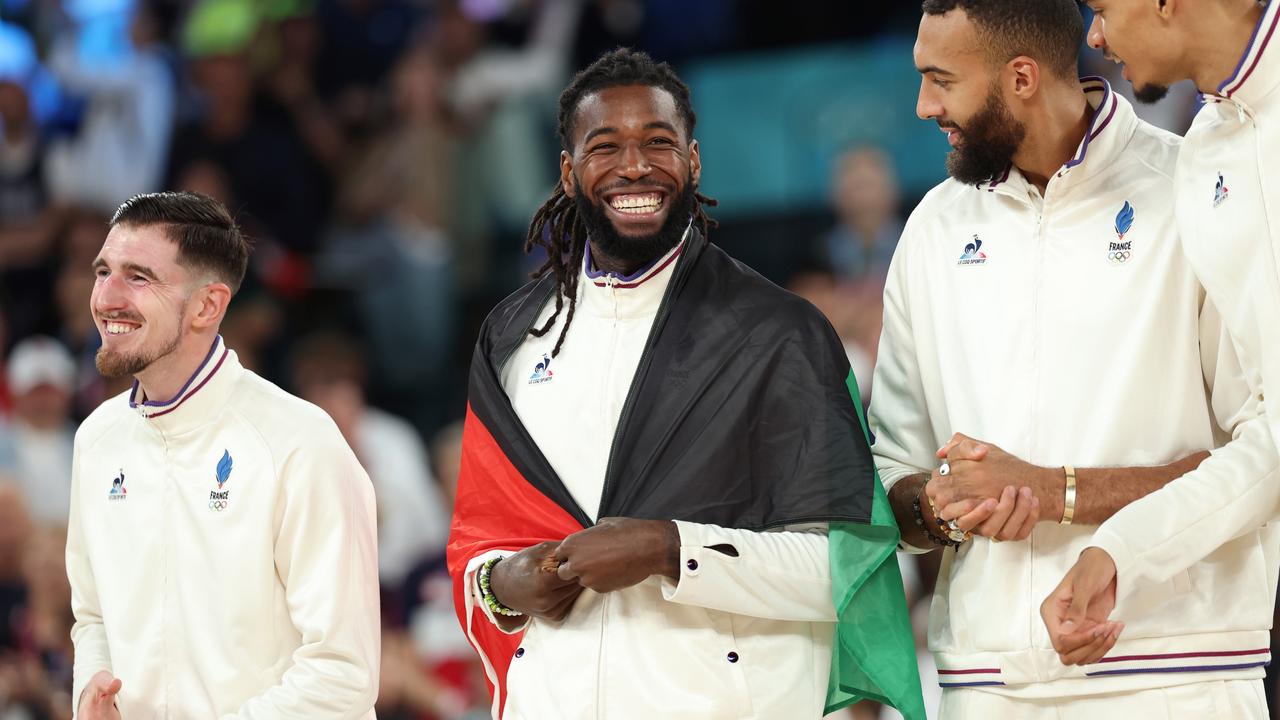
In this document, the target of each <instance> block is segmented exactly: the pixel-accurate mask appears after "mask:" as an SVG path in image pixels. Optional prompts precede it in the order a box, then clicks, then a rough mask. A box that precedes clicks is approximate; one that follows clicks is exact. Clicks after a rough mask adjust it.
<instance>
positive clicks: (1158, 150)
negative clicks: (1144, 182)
mask: <svg viewBox="0 0 1280 720" xmlns="http://www.w3.org/2000/svg"><path fill="white" fill-rule="evenodd" d="M1181 149H1182V138H1181V137H1179V136H1177V135H1175V134H1173V133H1171V132H1169V131H1167V130H1162V129H1160V128H1158V127H1156V126H1155V125H1152V124H1150V123H1148V122H1145V121H1143V120H1138V121H1137V122H1136V124H1135V127H1134V131H1133V137H1132V138H1131V139H1130V140H1129V145H1128V147H1126V148H1125V152H1126V153H1127V154H1128V155H1129V156H1130V157H1131V159H1133V160H1136V161H1137V162H1138V163H1141V165H1142V166H1145V169H1149V170H1152V171H1155V172H1156V173H1159V174H1160V175H1161V176H1163V177H1164V178H1166V179H1169V180H1172V179H1173V173H1174V169H1175V168H1176V167H1177V165H1178V152H1179V151H1180V150H1181ZM1143 171H1144V172H1145V170H1143Z"/></svg>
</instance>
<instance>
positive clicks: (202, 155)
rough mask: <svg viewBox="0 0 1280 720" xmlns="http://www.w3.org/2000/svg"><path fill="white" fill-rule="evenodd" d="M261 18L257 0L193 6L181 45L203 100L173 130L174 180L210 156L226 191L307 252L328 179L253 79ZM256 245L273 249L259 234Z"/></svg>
mask: <svg viewBox="0 0 1280 720" xmlns="http://www.w3.org/2000/svg"><path fill="white" fill-rule="evenodd" d="M260 21H261V17H260V15H259V8H258V7H257V6H255V4H254V3H253V2H252V0H201V1H200V2H199V3H198V4H196V5H195V6H194V7H193V8H192V10H191V14H190V15H189V16H188V18H187V23H186V25H185V27H184V28H183V37H182V47H183V51H184V52H185V53H186V55H187V56H188V57H189V59H190V61H191V64H190V70H191V72H192V74H193V77H194V83H195V86H196V88H197V90H198V91H199V92H200V93H201V94H202V96H203V98H204V101H205V107H204V111H203V113H202V115H201V117H200V118H199V119H198V120H196V121H195V122H192V123H188V124H185V125H183V126H181V127H179V128H178V129H177V131H176V132H175V134H174V138H173V145H172V148H171V154H170V162H169V184H171V185H172V184H178V182H177V181H178V180H179V178H180V174H182V173H184V171H189V168H190V166H191V165H192V164H193V163H194V162H196V161H210V162H212V163H213V164H214V165H215V166H216V167H217V168H218V169H219V170H221V171H222V173H223V174H224V177H225V182H226V185H227V187H228V189H229V191H230V192H229V195H230V196H231V197H233V198H234V199H235V200H236V201H238V202H240V203H243V206H242V207H241V208H238V210H239V211H240V212H241V213H247V214H248V215H249V216H250V217H251V218H252V219H253V221H256V222H261V223H262V225H264V226H265V227H266V229H267V231H268V232H269V234H270V236H271V237H272V238H273V239H274V240H275V241H276V242H278V243H279V244H280V245H281V246H282V248H283V249H284V250H285V251H288V252H290V253H294V254H301V255H303V256H305V255H308V254H310V253H311V252H312V251H313V250H314V249H315V248H316V245H317V244H318V240H319V237H320V232H321V228H322V226H323V222H324V220H325V219H326V217H327V215H328V185H327V179H326V177H325V174H324V172H323V169H322V166H321V165H320V164H319V163H318V162H317V161H316V159H315V158H314V157H313V156H312V155H311V154H310V152H309V151H308V149H307V146H306V145H305V144H304V143H303V141H302V139H301V138H300V137H299V135H298V132H297V130H296V128H295V127H294V124H293V120H292V118H291V117H290V115H289V114H288V113H287V112H286V111H285V110H284V109H283V108H281V107H280V106H279V104H277V103H276V102H275V101H273V100H271V99H270V98H269V97H267V96H266V95H265V94H263V93H260V92H259V91H258V87H257V84H256V83H255V82H254V74H253V66H252V64H251V57H250V54H251V50H252V48H253V44H254V41H255V39H256V37H257V35H258V29H259V25H260ZM253 224H254V223H253V222H249V223H247V225H250V226H251V225H253ZM258 246H259V248H260V252H262V253H264V254H266V255H268V256H270V255H271V254H272V250H271V248H270V246H269V245H264V244H263V243H262V242H261V238H259V243H258ZM263 260H264V258H259V259H258V262H259V263H262V262H263ZM268 262H269V261H268ZM280 267H282V268H291V267H292V264H291V263H289V262H285V263H282V264H280ZM286 272H293V271H292V270H288V271H286Z"/></svg>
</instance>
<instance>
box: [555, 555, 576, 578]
mask: <svg viewBox="0 0 1280 720" xmlns="http://www.w3.org/2000/svg"><path fill="white" fill-rule="evenodd" d="M556 577H558V578H560V579H561V580H562V581H564V582H577V580H578V572H577V571H576V570H574V569H573V562H572V561H570V560H564V561H561V563H560V567H558V568H556Z"/></svg>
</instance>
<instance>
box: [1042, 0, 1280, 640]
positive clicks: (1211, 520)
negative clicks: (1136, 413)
mask: <svg viewBox="0 0 1280 720" xmlns="http://www.w3.org/2000/svg"><path fill="white" fill-rule="evenodd" d="M1086 4H1087V5H1088V6H1089V7H1090V8H1092V9H1093V24H1092V26H1091V27H1090V28H1089V35H1088V40H1089V44H1090V45H1091V46H1092V47H1094V48H1097V49H1100V50H1101V51H1102V52H1103V53H1104V54H1105V55H1106V56H1107V57H1108V58H1109V59H1111V60H1113V61H1115V62H1118V63H1123V64H1124V77H1125V78H1126V79H1127V80H1129V81H1130V82H1132V83H1133V86H1134V90H1135V94H1136V95H1137V97H1138V99H1139V100H1142V101H1146V102H1154V101H1156V100H1158V99H1160V98H1161V97H1162V96H1163V95H1164V94H1165V92H1166V91H1167V89H1168V87H1169V86H1170V85H1171V84H1173V83H1176V82H1179V81H1182V80H1188V79H1189V80H1191V81H1193V82H1194V83H1195V85H1196V87H1197V88H1198V89H1199V90H1200V92H1201V93H1202V94H1203V99H1204V105H1203V107H1202V108H1201V109H1200V111H1199V113H1197V114H1196V117H1195V121H1194V122H1193V123H1192V124H1191V128H1190V129H1189V130H1188V131H1187V137H1186V140H1185V142H1184V143H1183V146H1182V152H1181V153H1180V154H1179V156H1178V165H1177V170H1176V172H1175V174H1174V188H1173V191H1172V192H1173V193H1174V196H1175V199H1176V206H1177V221H1178V230H1179V233H1180V235H1181V236H1182V244H1183V248H1184V251H1185V252H1186V255H1187V258H1188V259H1189V260H1190V261H1191V264H1192V266H1193V267H1194V268H1195V272H1196V275H1197V277H1199V278H1200V281H1201V282H1202V283H1204V287H1205V291H1206V292H1207V293H1208V296H1209V299H1210V300H1212V301H1213V303H1214V304H1215V305H1216V306H1217V307H1219V308H1220V309H1221V310H1222V316H1223V320H1224V322H1225V323H1226V326H1227V329H1228V330H1230V331H1231V337H1232V339H1233V340H1234V342H1235V343H1236V344H1237V345H1238V346H1239V352H1240V359H1241V361H1242V363H1243V365H1244V373H1245V376H1246V377H1247V378H1248V379H1249V381H1250V382H1251V383H1253V384H1254V385H1255V386H1256V387H1258V389H1259V391H1260V393H1259V397H1260V398H1262V399H1263V402H1264V403H1265V407H1266V414H1267V417H1268V419H1269V422H1270V424H1271V434H1272V439H1273V440H1274V441H1275V442H1276V443H1277V444H1278V445H1280V336H1278V335H1277V328H1280V173H1278V171H1277V169H1278V168H1280V2H1278V1H1277V0H1271V1H1270V2H1268V3H1262V2H1258V0H1199V1H1196V2H1191V1H1189V0H1162V1H1161V2H1159V3H1153V2H1143V1H1141V0H1087V2H1086ZM1252 480H1253V482H1252V483H1251V484H1249V485H1248V486H1242V487H1237V488H1235V489H1234V491H1231V492H1228V491H1225V490H1223V489H1221V488H1217V487H1214V486H1213V485H1209V484H1198V485H1189V486H1188V487H1187V488H1186V489H1185V490H1179V491H1178V492H1176V493H1164V494H1161V495H1159V496H1156V497H1153V498H1151V499H1150V500H1149V501H1144V502H1141V503H1136V504H1134V505H1133V506H1132V507H1131V508H1128V509H1127V510H1126V511H1125V512H1124V513H1121V514H1120V515H1118V516H1117V517H1115V518H1114V519H1113V520H1111V521H1109V522H1107V523H1106V524H1105V525H1103V526H1102V528H1100V529H1099V531H1098V535H1097V536H1096V537H1095V538H1094V541H1093V542H1092V543H1091V544H1090V547H1089V548H1087V549H1086V550H1085V551H1084V552H1083V553H1082V554H1081V556H1080V561H1079V563H1077V564H1076V565H1075V566H1073V567H1072V568H1071V570H1070V572H1069V573H1068V574H1067V576H1066V577H1065V578H1063V579H1062V582H1061V583H1060V584H1059V586H1058V588H1057V589H1056V590H1055V591H1054V593H1053V595H1052V596H1051V597H1050V598H1049V599H1048V600H1047V601H1046V602H1045V608H1044V613H1043V618H1044V621H1045V622H1046V623H1047V624H1048V626H1049V628H1050V631H1051V632H1053V633H1054V634H1055V635H1057V634H1060V628H1061V624H1062V622H1063V621H1064V619H1066V618H1068V617H1069V618H1070V619H1071V620H1072V621H1073V622H1075V623H1077V624H1081V623H1086V622H1087V624H1089V625H1091V626H1097V625H1100V624H1103V623H1105V622H1106V621H1107V618H1108V617H1109V616H1110V615H1111V612H1112V610H1113V609H1114V608H1115V607H1116V602H1117V598H1120V599H1123V598H1124V597H1126V596H1130V595H1132V594H1134V593H1140V592H1144V591H1145V589H1148V588H1151V587H1158V586H1160V585H1161V584H1164V583H1167V582H1168V581H1169V579H1170V578H1173V577H1176V576H1178V575H1179V574H1181V573H1185V572H1186V571H1187V568H1188V567H1190V566H1191V565H1193V564H1195V563H1198V562H1200V561H1202V560H1203V559H1205V558H1206V557H1207V556H1211V554H1214V555H1216V554H1217V553H1218V552H1220V551H1221V550H1222V549H1223V548H1226V547H1228V546H1230V545H1232V544H1234V543H1236V542H1238V538H1239V537H1240V536H1241V535H1242V534H1243V535H1245V536H1248V535H1249V534H1251V533H1252V532H1253V530H1254V529H1255V528H1258V527H1261V526H1262V525H1264V524H1266V523H1268V522H1274V521H1275V518H1276V514H1277V505H1278V504H1280V471H1277V472H1275V473H1272V474H1270V475H1266V476H1262V477H1256V478H1253V479H1252ZM1190 527H1194V528H1196V531H1195V532H1186V529H1187V528H1190ZM1274 590H1275V588H1274V583H1272V588H1271V593H1272V594H1274ZM1266 644H1267V643H1265V642H1264V643H1263V645H1266ZM1061 649H1062V651H1063V658H1064V660H1065V659H1067V657H1068V656H1069V655H1070V654H1071V651H1072V650H1073V649H1074V648H1072V647H1071V646H1070V645H1069V644H1062V645H1061Z"/></svg>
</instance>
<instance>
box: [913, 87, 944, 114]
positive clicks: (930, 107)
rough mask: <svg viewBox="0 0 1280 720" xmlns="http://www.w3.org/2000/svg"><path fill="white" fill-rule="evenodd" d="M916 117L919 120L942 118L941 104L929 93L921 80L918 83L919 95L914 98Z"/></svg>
mask: <svg viewBox="0 0 1280 720" xmlns="http://www.w3.org/2000/svg"><path fill="white" fill-rule="evenodd" d="M916 117H918V118H920V119H921V120H932V119H933V118H936V117H942V103H940V102H938V101H937V99H936V98H934V97H933V94H932V93H930V92H929V90H928V87H927V86H926V84H925V81H924V80H923V79H922V80H921V81H920V95H919V97H917V98H916Z"/></svg>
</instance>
